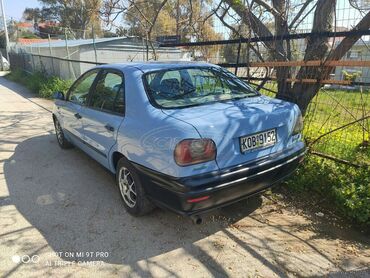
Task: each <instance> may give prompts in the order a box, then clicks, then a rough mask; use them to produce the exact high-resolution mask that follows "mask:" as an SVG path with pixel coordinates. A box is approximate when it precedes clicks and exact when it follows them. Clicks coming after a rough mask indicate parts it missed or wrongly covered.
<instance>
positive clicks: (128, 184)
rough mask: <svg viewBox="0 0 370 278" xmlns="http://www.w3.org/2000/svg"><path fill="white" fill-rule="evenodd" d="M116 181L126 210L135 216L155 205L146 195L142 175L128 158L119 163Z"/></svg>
mask: <svg viewBox="0 0 370 278" xmlns="http://www.w3.org/2000/svg"><path fill="white" fill-rule="evenodd" d="M116 183H117V186H118V188H119V191H120V193H121V197H122V200H123V204H124V206H125V209H126V211H127V212H128V213H129V214H131V215H133V216H142V215H145V214H148V213H149V212H150V211H152V210H153V209H154V205H153V204H152V203H151V202H150V201H149V200H148V198H147V197H146V195H145V191H144V189H143V186H142V183H141V181H140V177H139V175H138V174H137V172H136V170H135V168H134V167H133V166H132V165H131V163H130V162H129V161H128V160H127V159H126V158H124V157H123V158H121V159H120V160H119V161H118V164H117V171H116Z"/></svg>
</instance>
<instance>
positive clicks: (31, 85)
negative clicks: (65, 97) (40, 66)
mask: <svg viewBox="0 0 370 278" xmlns="http://www.w3.org/2000/svg"><path fill="white" fill-rule="evenodd" d="M6 78H8V79H9V80H11V81H14V82H17V83H20V84H22V85H24V86H25V87H27V88H28V89H30V90H31V91H32V92H34V93H35V94H38V95H39V96H40V97H43V98H48V99H50V98H52V97H53V94H54V93H55V92H57V91H62V92H66V91H67V90H68V89H69V87H70V86H71V85H72V81H71V80H63V79H61V78H59V77H56V76H46V75H45V74H44V73H42V72H34V73H31V74H29V73H26V72H24V71H22V70H14V71H12V72H11V73H10V74H8V75H7V76H6Z"/></svg>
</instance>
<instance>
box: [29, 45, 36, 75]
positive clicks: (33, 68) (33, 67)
mask: <svg viewBox="0 0 370 278" xmlns="http://www.w3.org/2000/svg"><path fill="white" fill-rule="evenodd" d="M30 47H31V51H30V52H31V60H32V70H31V72H34V71H35V61H34V59H33V48H32V45H31V46H30Z"/></svg>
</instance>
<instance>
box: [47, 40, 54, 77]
mask: <svg viewBox="0 0 370 278" xmlns="http://www.w3.org/2000/svg"><path fill="white" fill-rule="evenodd" d="M48 42H49V55H50V56H51V58H50V59H51V68H52V72H53V75H55V69H54V58H53V53H52V51H51V42H50V34H48Z"/></svg>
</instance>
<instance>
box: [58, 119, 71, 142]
mask: <svg viewBox="0 0 370 278" xmlns="http://www.w3.org/2000/svg"><path fill="white" fill-rule="evenodd" d="M54 127H55V135H56V136H57V141H58V144H59V146H60V147H61V148H62V149H70V148H72V147H73V145H72V144H71V143H70V142H69V141H68V140H67V139H66V138H65V136H64V132H63V129H62V126H61V125H60V123H59V121H58V119H56V118H54Z"/></svg>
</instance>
